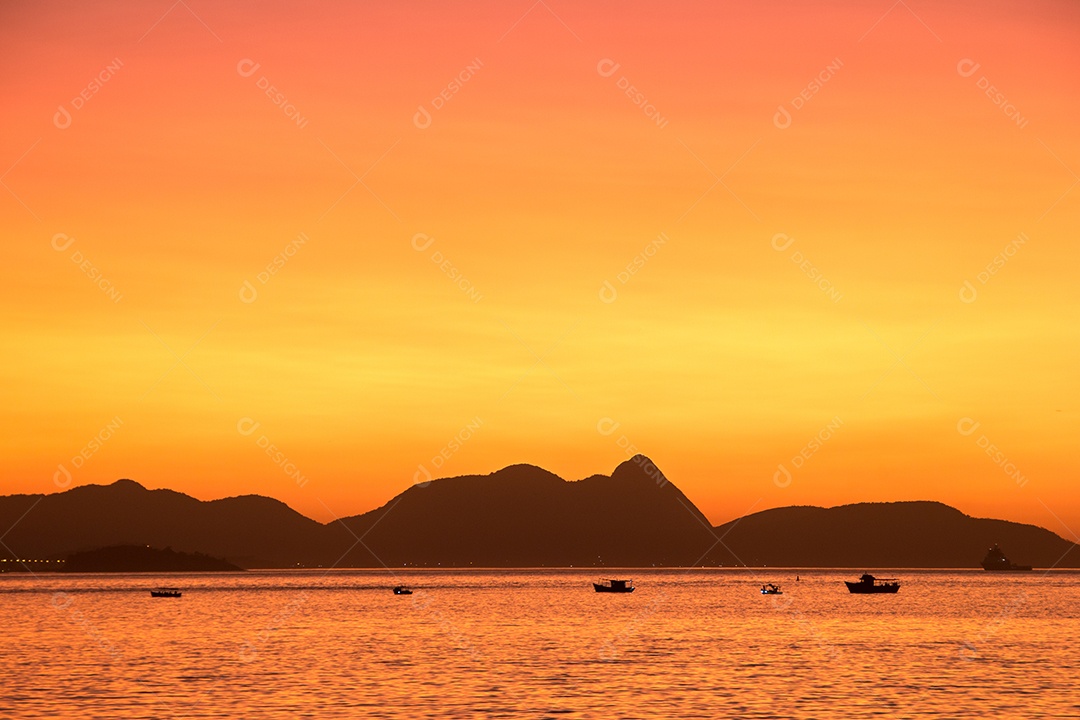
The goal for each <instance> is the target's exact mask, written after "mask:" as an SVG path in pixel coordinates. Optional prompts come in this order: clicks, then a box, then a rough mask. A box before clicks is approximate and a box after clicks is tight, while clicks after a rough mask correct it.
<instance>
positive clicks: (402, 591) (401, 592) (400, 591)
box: [394, 585, 412, 595]
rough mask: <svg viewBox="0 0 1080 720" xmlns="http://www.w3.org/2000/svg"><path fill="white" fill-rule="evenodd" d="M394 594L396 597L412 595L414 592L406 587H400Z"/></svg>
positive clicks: (395, 589)
mask: <svg viewBox="0 0 1080 720" xmlns="http://www.w3.org/2000/svg"><path fill="white" fill-rule="evenodd" d="M394 594H395V595H412V590H410V589H409V588H407V587H405V586H404V585H398V586H397V587H396V588H394Z"/></svg>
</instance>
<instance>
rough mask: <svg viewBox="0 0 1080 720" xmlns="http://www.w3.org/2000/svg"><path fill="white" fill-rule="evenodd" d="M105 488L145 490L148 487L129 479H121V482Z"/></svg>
mask: <svg viewBox="0 0 1080 720" xmlns="http://www.w3.org/2000/svg"><path fill="white" fill-rule="evenodd" d="M105 487H111V488H116V489H117V490H145V489H146V486H145V485H143V484H142V483H139V482H136V481H135V480H130V479H128V478H120V479H119V480H117V481H115V482H113V483H110V484H109V485H106V486H105Z"/></svg>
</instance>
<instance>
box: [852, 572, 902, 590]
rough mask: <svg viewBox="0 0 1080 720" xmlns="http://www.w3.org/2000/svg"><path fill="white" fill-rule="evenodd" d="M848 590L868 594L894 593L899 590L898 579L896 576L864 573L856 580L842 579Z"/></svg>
mask: <svg viewBox="0 0 1080 720" xmlns="http://www.w3.org/2000/svg"><path fill="white" fill-rule="evenodd" d="M844 584H845V585H847V589H848V592H850V593H854V594H856V595H870V594H874V593H895V592H898V591H899V590H900V581H898V580H897V579H896V578H876V577H874V576H873V575H871V574H870V573H866V574H864V575H863V576H862V577H861V578H859V580H858V582H848V581H847V580H845V581H844Z"/></svg>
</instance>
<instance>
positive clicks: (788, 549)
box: [708, 501, 1080, 568]
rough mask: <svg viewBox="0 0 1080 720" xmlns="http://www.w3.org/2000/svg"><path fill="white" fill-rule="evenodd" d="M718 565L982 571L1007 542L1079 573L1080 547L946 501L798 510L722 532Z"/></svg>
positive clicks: (1044, 563)
mask: <svg viewBox="0 0 1080 720" xmlns="http://www.w3.org/2000/svg"><path fill="white" fill-rule="evenodd" d="M716 532H717V534H718V535H720V536H722V537H724V545H725V546H726V547H725V548H722V549H721V551H717V552H713V553H710V556H709V558H708V559H709V560H711V561H712V562H714V563H723V564H743V563H745V564H746V565H749V566H759V567H760V566H762V565H771V566H788V567H851V568H865V567H943V568H946V567H947V568H957V567H977V566H978V564H979V561H980V560H981V559H982V557H983V556H984V555H985V554H986V550H987V548H989V547H990V546H991V545H993V544H995V543H1000V544H1001V546H1002V548H1004V549H1005V550H1006V552H1007V553H1008V555H1009V557H1010V558H1011V559H1013V560H1015V561H1017V562H1020V561H1021V560H1022V561H1023V563H1025V564H1029V565H1035V566H1037V567H1043V568H1048V567H1078V566H1080V547H1078V546H1077V545H1075V544H1073V543H1071V542H1069V541H1068V540H1065V539H1064V538H1061V537H1059V536H1058V535H1056V534H1054V533H1052V532H1050V531H1049V530H1046V529H1044V528H1041V527H1038V526H1035V525H1025V524H1022V523H1015V522H1009V521H1007V520H991V519H987V518H974V517H970V516H968V515H965V514H964V513H962V512H960V511H959V510H957V509H956V508H953V507H950V506H948V505H945V504H943V503H939V502H928V501H923V502H891V503H857V504H853V505H841V506H839V507H833V508H820V507H812V506H796V507H782V508H774V509H772V510H764V511H762V512H758V513H754V514H752V515H747V516H746V517H743V518H739V519H738V520H733V521H732V522H729V523H726V524H724V525H721V526H719V527H718V528H716Z"/></svg>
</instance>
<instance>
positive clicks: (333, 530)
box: [0, 455, 1080, 568]
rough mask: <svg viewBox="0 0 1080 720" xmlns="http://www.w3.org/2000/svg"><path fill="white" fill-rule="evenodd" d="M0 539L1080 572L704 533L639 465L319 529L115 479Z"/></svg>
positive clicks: (339, 553)
mask: <svg viewBox="0 0 1080 720" xmlns="http://www.w3.org/2000/svg"><path fill="white" fill-rule="evenodd" d="M20 518H21V519H20ZM0 527H2V528H11V529H10V530H9V531H8V532H7V534H6V535H5V536H4V537H3V545H0V557H6V558H8V559H9V560H12V559H15V558H19V557H21V558H38V559H62V558H65V557H66V556H68V555H70V554H72V553H79V552H86V551H91V550H98V549H100V548H107V547H113V546H120V545H129V546H130V545H137V546H146V545H150V546H152V547H158V548H160V547H171V548H174V549H176V550H177V551H178V552H183V553H202V554H204V555H209V556H212V557H216V558H224V559H226V560H227V561H228V562H230V563H233V564H235V565H238V566H240V567H244V568H273V567H279V568H287V567H298V566H299V567H331V566H335V567H382V566H389V567H402V566H403V565H404V566H419V567H439V566H442V567H469V566H473V567H542V566H548V567H556V566H557V567H563V566H570V565H573V566H578V567H581V566H608V567H618V566H622V567H649V566H654V565H656V566H668V567H672V566H687V565H713V566H715V565H724V566H732V565H742V564H746V565H750V566H762V565H769V566H792V567H851V568H875V567H878V568H880V567H978V564H979V562H980V560H981V559H982V557H983V555H984V554H985V553H986V549H987V548H988V547H989V546H990V545H992V544H993V543H1001V545H1002V547H1003V548H1004V550H1005V551H1006V553H1007V554H1008V555H1009V557H1010V558H1011V559H1012V560H1014V561H1015V562H1018V563H1023V564H1031V565H1035V566H1036V567H1051V566H1055V567H1078V566H1080V552H1078V548H1077V546H1076V545H1074V544H1073V543H1071V542H1069V541H1067V540H1065V539H1063V538H1061V537H1059V536H1058V535H1055V534H1054V533H1052V532H1050V531H1049V530H1046V529H1043V528H1040V527H1036V526H1034V525H1024V524H1020V523H1013V522H1008V521H1004V520H990V519H982V518H973V517H970V516H968V515H965V514H963V513H962V512H960V511H959V510H956V509H955V508H951V507H949V506H947V505H943V504H941V503H936V502H897V503H860V504H854V505H843V506H839V507H834V508H819V507H809V506H803V507H784V508H775V509H772V510H765V511H762V512H758V513H754V514H752V515H748V516H746V517H744V518H740V519H738V520H735V521H732V522H730V523H726V524H724V525H720V526H719V527H716V528H713V527H711V526H710V524H709V522H708V520H707V519H706V518H705V516H704V515H703V514H702V513H701V511H700V510H698V509H697V508H696V507H695V506H694V504H693V503H692V502H690V500H689V499H688V498H686V496H685V495H683V493H682V492H681V491H680V490H679V489H678V488H676V487H675V486H674V485H673V484H672V483H670V482H668V480H667V478H665V477H664V475H663V474H662V473H661V472H660V471H659V470H658V469H657V468H656V466H655V465H654V464H653V463H652V462H651V461H650V460H649V459H648V458H646V457H645V456H642V455H638V456H635V457H634V458H633V459H631V460H628V461H626V462H624V463H622V464H620V465H619V466H618V467H617V468H616V469H615V471H614V472H613V473H612V474H611V475H610V476H609V475H593V476H591V477H588V478H585V479H583V480H578V481H572V482H568V481H566V480H563V479H562V478H560V477H558V476H557V475H554V474H552V473H550V472H548V471H546V470H543V469H541V468H539V467H535V466H533V465H511V466H509V467H506V468H503V469H502V470H499V471H497V472H494V473H491V474H489V475H466V476H460V477H451V478H442V479H438V480H433V481H431V482H430V483H425V484H423V485H416V486H412V487H410V488H408V489H407V490H405V491H404V492H402V493H401V494H399V495H397V496H396V497H394V498H393V499H391V500H390V502H388V503H386V504H385V505H383V506H382V507H380V508H377V509H375V510H372V511H370V512H367V513H364V514H362V515H356V516H352V517H346V518H342V519H341V520H338V521H334V522H330V523H327V524H321V523H318V522H316V521H314V520H312V519H310V518H307V517H304V516H303V515H301V514H299V513H297V512H296V511H294V510H292V509H291V508H289V507H288V506H287V505H285V504H284V503H281V502H279V501H277V500H272V499H270V498H266V497H262V496H258V495H247V496H241V497H233V498H225V499H222V500H213V501H200V500H196V499H195V498H192V497H190V496H188V495H184V494H182V493H178V492H174V491H171V490H148V489H147V488H145V487H143V486H142V485H140V484H138V483H136V482H134V481H132V480H119V481H117V482H115V483H112V484H111V485H86V486H81V487H77V488H73V489H71V490H67V491H65V492H59V493H54V494H50V495H10V496H3V497H0ZM5 546H6V547H5ZM7 567H11V566H7Z"/></svg>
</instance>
